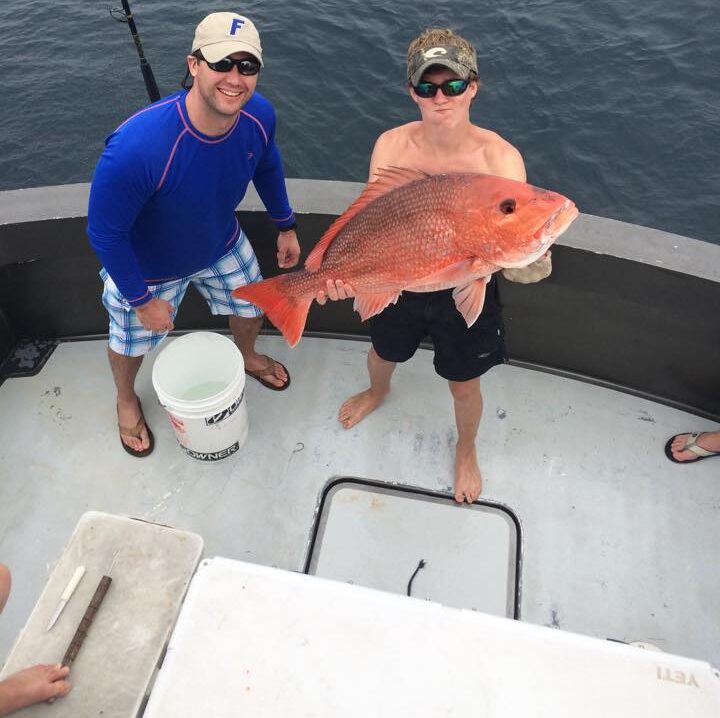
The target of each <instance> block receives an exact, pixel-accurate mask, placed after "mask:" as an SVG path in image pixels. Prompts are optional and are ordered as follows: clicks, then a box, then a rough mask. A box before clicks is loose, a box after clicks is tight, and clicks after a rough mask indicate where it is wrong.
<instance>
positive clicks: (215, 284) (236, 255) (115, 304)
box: [100, 231, 262, 357]
mask: <svg viewBox="0 0 720 718" xmlns="http://www.w3.org/2000/svg"><path fill="white" fill-rule="evenodd" d="M100 277H101V278H102V280H103V283H104V289H103V295H102V302H103V304H104V305H105V309H107V311H108V314H109V315H110V332H109V345H110V349H112V350H113V351H114V352H116V353H117V354H122V355H123V356H131V357H135V356H143V355H144V354H147V353H148V352H150V351H152V350H153V349H154V348H155V347H156V346H157V345H158V344H160V342H161V341H162V340H163V339H164V338H165V337H166V336H167V332H153V331H148V330H147V329H145V328H144V327H143V325H142V324H141V323H140V322H139V321H138V318H137V314H136V313H135V311H134V309H133V307H131V306H130V305H129V304H128V302H127V301H126V300H125V298H124V297H123V296H122V294H120V292H119V291H118V288H117V287H116V286H115V282H113V280H112V279H111V278H110V275H109V274H108V273H107V272H106V271H105V269H104V268H103V269H102V270H100ZM261 279H262V275H261V274H260V267H259V265H258V262H257V258H256V257H255V252H254V251H253V248H252V246H251V244H250V242H249V241H248V238H247V237H246V236H245V234H244V233H243V232H242V231H241V232H240V236H239V237H238V240H237V242H236V243H235V245H234V246H233V248H232V249H231V250H230V251H229V252H228V253H227V254H225V255H224V256H222V257H220V259H218V261H217V262H215V264H213V265H212V266H211V267H208V268H207V269H203V270H201V271H199V272H196V273H195V274H192V275H190V276H189V277H181V278H180V279H174V280H172V281H169V282H163V283H162V284H151V285H150V286H148V290H149V291H150V293H151V294H152V295H153V297H154V298H155V299H164V300H166V301H168V302H170V304H172V305H173V307H174V311H173V319H174V317H175V315H176V314H177V310H178V307H179V306H180V302H181V301H182V299H183V297H184V296H185V291H186V290H187V288H188V285H189V284H190V282H192V283H193V284H194V285H195V287H196V288H197V290H198V291H199V292H200V294H202V296H203V297H204V298H205V301H206V302H207V303H208V306H209V307H210V311H211V312H212V314H224V315H235V316H239V317H250V318H251V317H259V316H261V315H262V310H260V309H259V308H258V307H256V306H255V305H254V304H250V303H249V302H246V301H243V300H242V299H236V298H235V297H233V296H232V290H233V289H235V288H236V287H239V286H241V285H244V284H250V283H252V282H259V281H260V280H261Z"/></svg>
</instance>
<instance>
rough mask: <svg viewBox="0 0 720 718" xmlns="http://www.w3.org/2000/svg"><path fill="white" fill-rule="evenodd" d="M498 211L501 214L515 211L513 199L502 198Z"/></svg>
mask: <svg viewBox="0 0 720 718" xmlns="http://www.w3.org/2000/svg"><path fill="white" fill-rule="evenodd" d="M500 211H501V212H502V213H503V214H512V213H513V212H514V211H515V200H514V199H504V200H503V201H502V202H500Z"/></svg>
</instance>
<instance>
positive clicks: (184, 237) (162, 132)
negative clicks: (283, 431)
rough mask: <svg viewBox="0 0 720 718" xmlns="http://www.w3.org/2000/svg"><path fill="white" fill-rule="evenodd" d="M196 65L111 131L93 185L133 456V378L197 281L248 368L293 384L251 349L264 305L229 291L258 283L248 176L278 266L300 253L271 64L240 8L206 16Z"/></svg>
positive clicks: (265, 378) (195, 49) (142, 443)
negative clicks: (264, 82) (246, 225)
mask: <svg viewBox="0 0 720 718" xmlns="http://www.w3.org/2000/svg"><path fill="white" fill-rule="evenodd" d="M187 64H188V70H187V74H186V78H185V79H186V80H188V78H189V77H190V76H192V78H193V79H192V86H191V87H190V88H189V90H187V89H183V90H182V91H180V92H177V93H175V94H173V95H170V96H168V97H165V98H163V99H161V100H159V101H157V102H155V103H153V104H152V105H149V106H148V107H145V108H144V109H142V110H140V111H139V112H137V113H136V114H135V115H133V116H132V117H130V118H129V119H128V120H126V121H125V122H124V123H123V124H122V125H120V127H118V129H117V130H115V132H114V133H113V134H112V135H110V137H108V139H107V141H106V146H105V151H104V152H103V154H102V156H101V157H100V160H99V162H98V165H97V168H96V170H95V174H94V177H93V182H92V187H91V190H90V203H89V208H88V235H89V237H90V242H91V244H92V246H93V248H94V250H95V252H96V253H97V255H98V257H99V258H100V260H101V262H102V264H103V269H102V271H101V277H102V278H103V281H104V285H105V286H104V292H103V304H104V305H105V307H106V308H107V310H108V313H109V316H110V340H109V347H108V356H109V359H110V366H111V369H112V372H113V377H114V379H115V384H116V386H117V411H118V422H119V427H120V438H121V441H122V445H123V448H124V449H125V450H126V451H127V452H128V453H130V454H132V455H133V456H146V455H147V454H149V453H150V452H151V451H152V449H153V443H154V439H153V436H152V433H151V431H150V430H149V428H148V427H147V426H146V425H145V420H144V417H143V413H142V407H141V405H140V401H139V399H138V397H137V395H136V393H135V377H136V376H137V372H138V370H139V369H140V364H141V363H142V359H143V356H144V355H145V354H147V353H148V352H149V351H150V350H151V349H153V348H154V347H156V346H157V345H158V344H159V343H160V342H161V341H162V340H163V339H164V338H165V336H166V335H167V333H168V332H169V331H170V330H172V328H173V321H174V317H175V313H176V311H177V309H178V306H179V304H180V301H181V300H182V297H183V296H184V293H185V290H186V289H187V286H188V284H189V282H193V284H195V286H196V287H197V288H198V290H199V291H200V293H201V294H202V295H203V296H204V297H205V299H206V300H207V302H208V304H209V306H210V310H211V312H212V313H213V314H226V315H228V316H229V323H230V329H231V330H232V333H233V335H234V338H235V342H236V344H237V345H238V347H239V348H240V351H241V352H242V355H243V359H244V361H245V368H246V371H247V372H248V374H250V375H251V376H253V377H255V378H256V379H258V380H259V381H260V382H261V383H262V384H263V385H264V386H266V387H268V388H270V389H274V390H282V389H285V388H287V387H288V385H289V384H290V376H289V374H288V372H287V369H286V368H285V367H284V366H283V365H282V364H280V362H277V361H275V360H273V359H271V358H270V357H267V356H265V355H262V354H258V353H257V352H256V351H255V340H256V338H257V335H258V332H259V331H260V327H261V325H262V321H263V317H262V313H261V311H260V310H259V309H258V308H257V307H255V306H254V305H252V304H248V303H246V302H243V301H241V300H238V299H235V298H234V297H233V296H232V294H231V291H232V289H234V288H235V287H237V286H239V285H241V284H247V283H249V282H256V281H259V280H260V279H262V277H261V274H260V269H259V267H258V263H257V260H256V258H255V254H254V252H253V249H252V247H251V246H250V243H249V241H248V239H247V237H246V236H245V234H244V233H243V231H242V228H241V227H240V226H239V224H238V222H237V218H236V216H235V208H236V207H237V205H238V203H239V202H240V200H241V199H242V198H243V196H244V195H245V191H246V189H247V186H248V184H249V182H250V181H251V180H252V182H253V184H254V185H255V187H256V189H257V191H258V194H259V195H260V198H261V199H262V201H263V203H264V204H265V206H266V208H267V210H268V212H269V214H270V217H271V219H272V221H273V222H274V223H275V225H276V227H277V228H278V230H279V234H278V240H277V249H278V252H277V258H278V266H279V267H281V268H286V267H293V266H295V265H296V264H297V262H298V258H299V256H300V246H299V244H298V240H297V236H296V234H295V228H296V223H295V215H294V213H293V211H292V208H291V207H290V203H289V201H288V197H287V191H286V188H285V177H284V173H283V168H282V160H281V158H280V154H279V152H278V149H277V147H276V145H275V113H274V111H273V108H272V106H271V105H270V103H269V102H268V101H267V100H266V99H265V98H264V97H263V96H262V95H260V93H258V92H256V91H255V88H256V85H257V79H258V73H259V71H260V68H261V67H262V65H263V61H262V48H261V45H260V37H259V35H258V32H257V30H256V28H255V26H254V25H253V23H252V22H251V21H250V20H248V19H247V18H246V17H243V16H241V15H237V14H235V13H230V12H220V13H212V14H211V15H208V16H207V17H206V18H205V19H204V20H203V21H202V22H201V23H200V24H199V25H198V26H197V29H196V31H195V37H194V40H193V45H192V54H191V55H189V56H188V58H187ZM183 88H185V82H183Z"/></svg>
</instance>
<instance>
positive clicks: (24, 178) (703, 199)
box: [0, 0, 720, 243]
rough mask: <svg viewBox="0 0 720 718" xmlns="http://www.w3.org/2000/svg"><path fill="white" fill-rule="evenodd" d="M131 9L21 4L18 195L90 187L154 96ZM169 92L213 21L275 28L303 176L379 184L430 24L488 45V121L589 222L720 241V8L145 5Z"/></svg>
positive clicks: (8, 43) (275, 77) (280, 81)
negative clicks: (371, 175) (418, 47)
mask: <svg viewBox="0 0 720 718" xmlns="http://www.w3.org/2000/svg"><path fill="white" fill-rule="evenodd" d="M113 4H115V5H119V4H120V3H119V1H118V2H115V3H113V0H110V2H104V1H103V2H97V1H95V0H55V1H54V2H49V1H48V0H4V1H3V3H2V4H0V27H1V28H2V29H3V32H2V33H1V34H0V49H1V50H2V57H3V65H4V67H3V70H4V71H3V80H4V81H3V109H2V113H0V147H1V148H2V149H1V150H0V189H13V188H20V187H37V186H42V185H53V184H63V183H69V182H86V181H89V180H90V178H91V176H92V171H93V167H94V165H95V162H96V160H97V157H98V155H99V154H100V152H101V150H102V146H103V140H104V138H105V136H106V135H107V134H108V133H109V132H111V131H112V129H113V128H114V127H115V126H117V125H118V124H119V123H120V122H121V121H122V120H123V119H124V118H125V117H127V116H128V115H129V114H131V113H132V112H133V111H135V110H136V109H137V108H139V107H140V106H142V105H143V104H145V103H146V102H147V98H146V95H145V89H144V85H143V82H142V78H141V75H140V70H139V65H138V60H137V55H136V53H135V47H134V45H133V43H132V39H131V37H130V33H129V31H128V28H127V26H126V25H124V24H121V23H118V22H116V21H114V20H113V19H112V18H111V17H110V15H109V12H108V10H109V8H110V7H112V5H113ZM131 6H132V9H133V11H134V14H135V19H136V22H137V25H138V29H139V32H140V35H141V37H142V41H143V45H144V47H145V52H146V55H147V57H148V59H149V61H150V63H151V65H152V68H153V70H154V72H155V75H156V78H157V81H158V84H159V86H160V89H161V92H163V94H165V93H169V92H171V91H174V90H175V89H176V88H177V87H178V84H179V81H180V79H181V78H182V75H183V74H184V71H183V67H184V58H185V55H186V54H187V52H188V51H189V46H190V43H191V39H192V34H193V30H194V27H195V25H196V24H197V22H198V21H199V20H200V19H202V17H203V16H204V15H205V14H206V13H208V12H211V11H214V10H226V9H235V10H237V11H240V12H243V13H245V14H247V15H248V16H250V17H251V18H252V19H253V20H254V21H255V23H256V24H257V25H258V27H259V29H260V32H261V37H262V41H263V48H264V54H265V60H266V68H265V69H264V70H263V73H262V76H261V79H260V84H259V87H260V89H261V91H262V92H263V93H264V94H265V95H267V96H268V97H269V98H270V99H271V100H272V102H273V103H274V105H275V107H276V110H277V112H278V119H279V124H278V135H277V136H278V142H279V144H280V147H281V150H282V153H283V157H284V161H285V165H286V173H287V176H288V177H307V178H312V179H338V180H353V181H364V180H365V179H366V176H367V164H368V159H369V155H370V151H371V149H372V146H373V144H374V141H375V139H376V137H377V136H378V134H380V133H381V132H382V131H384V130H385V129H387V128H389V127H392V126H395V125H397V124H400V123H403V122H408V121H411V120H413V119H416V108H415V106H414V104H413V103H412V102H411V100H410V99H409V97H408V96H407V91H406V88H405V85H404V82H405V74H404V72H405V68H404V59H405V51H406V48H407V45H408V43H409V41H410V40H412V39H413V37H415V36H416V35H417V34H418V32H419V31H420V30H422V29H423V28H424V27H427V26H431V25H432V26H449V27H452V28H454V29H456V30H457V31H459V32H460V33H461V34H463V35H465V36H466V37H467V38H468V39H470V40H471V41H472V42H473V43H474V44H475V45H476V47H477V49H478V59H479V67H480V77H481V80H482V83H483V89H482V91H481V93H480V94H479V96H478V99H477V100H476V102H475V103H474V108H473V120H474V121H475V122H476V123H477V124H479V125H481V126H484V127H488V128H490V129H493V130H495V131H497V132H499V133H500V134H501V135H502V136H504V137H505V138H506V139H508V140H509V141H510V142H512V143H513V144H514V145H516V146H517V147H518V148H519V149H520V151H521V152H522V153H523V155H524V157H525V162H526V165H527V169H528V178H529V181H531V182H532V183H533V184H537V185H540V186H544V187H548V188H551V189H555V190H557V191H560V192H562V193H564V194H567V195H568V196H570V197H571V198H572V199H574V200H575V201H576V202H577V204H578V206H579V207H580V209H581V211H583V212H587V213H590V214H596V215H601V216H606V217H612V218H615V219H620V220H623V221H627V222H634V223H637V224H642V225H646V226H650V227H656V228H659V229H664V230H668V231H671V232H676V233H679V234H684V235H687V236H690V237H694V238H698V239H703V240H706V241H709V242H715V243H720V229H719V228H720V209H719V208H718V198H719V197H720V51H719V50H718V38H719V37H720V3H718V2H717V0H687V1H686V2H684V3H671V2H668V1H667V0H645V2H642V3H639V2H637V1H636V0H606V1H605V2H602V3H598V2H593V1H592V0H525V1H524V2H510V1H509V0H496V1H495V2H486V3H478V2H477V0H453V2H449V1H447V0H434V2H425V0H415V1H414V2H409V1H408V0H393V2H389V1H385V2H377V1H375V0H363V2H358V1H357V0H325V1H324V2H322V3H317V2H308V1H307V0H297V1H295V2H292V3H290V2H274V1H267V0H266V1H265V2H260V1H259V0H255V1H252V2H246V3H240V4H236V5H230V4H227V3H224V2H214V1H213V2H207V3H197V2H188V1H187V0H175V1H174V2H169V1H168V0H133V1H132V2H131Z"/></svg>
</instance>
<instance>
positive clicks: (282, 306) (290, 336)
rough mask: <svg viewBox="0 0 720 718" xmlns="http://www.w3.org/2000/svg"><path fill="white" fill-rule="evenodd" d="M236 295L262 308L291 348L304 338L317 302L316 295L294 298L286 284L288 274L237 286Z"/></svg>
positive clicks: (234, 291)
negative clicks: (312, 309)
mask: <svg viewBox="0 0 720 718" xmlns="http://www.w3.org/2000/svg"><path fill="white" fill-rule="evenodd" d="M233 296H235V297H238V298H239V299H244V300H245V301H247V302H251V303H252V304H255V305H256V306H258V307H260V309H262V310H263V311H264V312H265V314H266V315H267V317H268V319H269V320H270V321H271V322H272V323H273V325H274V326H275V327H277V328H278V329H279V330H280V331H281V332H282V335H283V336H284V337H285V341H286V342H287V343H288V344H289V345H290V346H291V347H294V346H295V345H296V344H297V343H298V342H299V341H300V338H301V337H302V333H303V330H304V329H305V322H306V321H307V315H308V312H309V311H310V305H311V304H312V301H313V299H314V297H313V296H309V297H305V296H296V295H293V293H292V288H291V287H290V286H288V283H287V275H280V276H278V277H271V278H270V279H263V280H262V281H260V282H253V283H252V284H246V285H244V286H242V287H238V288H237V289H234V290H233Z"/></svg>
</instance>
